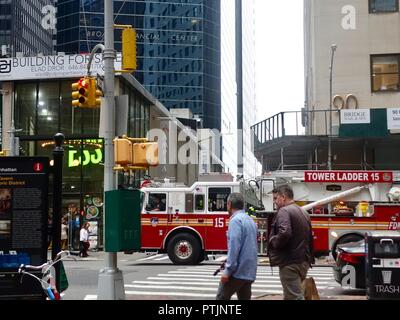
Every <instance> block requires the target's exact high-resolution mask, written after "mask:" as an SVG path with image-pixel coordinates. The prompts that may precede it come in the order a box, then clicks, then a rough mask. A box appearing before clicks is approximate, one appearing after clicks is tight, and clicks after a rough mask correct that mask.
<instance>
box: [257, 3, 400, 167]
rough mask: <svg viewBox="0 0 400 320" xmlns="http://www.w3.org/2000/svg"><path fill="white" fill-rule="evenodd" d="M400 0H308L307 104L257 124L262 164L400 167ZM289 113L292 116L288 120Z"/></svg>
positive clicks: (306, 8) (305, 9)
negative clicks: (299, 109) (297, 109)
mask: <svg viewBox="0 0 400 320" xmlns="http://www.w3.org/2000/svg"><path fill="white" fill-rule="evenodd" d="M399 18H400V12H399V2H398V0H368V1H365V0H352V1H344V0H343V1H338V0H326V1H319V0H305V1H304V48H305V60H304V61H305V107H304V108H303V110H302V111H298V112H292V113H289V112H283V113H280V114H277V115H275V116H274V117H271V118H269V119H266V120H264V121H262V122H260V123H257V124H256V125H255V126H254V127H253V132H254V134H255V139H254V141H255V145H256V153H257V157H258V158H259V159H260V160H261V161H262V162H263V168H264V170H276V169H314V170H326V169H327V170H331V169H342V170H343V169H346V170H371V169H375V170H399V169H400V164H399V161H398V159H399V157H400V151H399V150H400V149H399V148H400V136H399V134H398V133H399V132H400V131H399V129H400V125H399V121H400V118H399V117H398V115H399V114H400V62H399V61H400V60H399V57H400V55H399V52H400V19H399ZM291 118H292V119H291Z"/></svg>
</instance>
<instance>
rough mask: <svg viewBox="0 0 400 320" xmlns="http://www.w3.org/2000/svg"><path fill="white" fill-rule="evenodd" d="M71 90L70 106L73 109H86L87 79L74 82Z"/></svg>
mask: <svg viewBox="0 0 400 320" xmlns="http://www.w3.org/2000/svg"><path fill="white" fill-rule="evenodd" d="M71 88H72V106H73V107H86V106H87V102H88V94H89V91H88V89H89V79H88V78H86V77H85V78H81V79H79V80H78V82H74V83H73V84H72V86H71Z"/></svg>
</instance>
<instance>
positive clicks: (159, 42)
mask: <svg viewBox="0 0 400 320" xmlns="http://www.w3.org/2000/svg"><path fill="white" fill-rule="evenodd" d="M103 11H104V8H103V1H100V0H91V1H89V0H87V1H83V0H80V1H79V7H78V5H77V1H70V0H59V1H58V13H57V14H58V25H57V27H58V38H57V43H58V44H57V50H58V51H63V52H65V53H82V52H89V51H90V50H91V49H92V48H93V47H94V46H95V45H96V44H97V43H100V42H103V25H104V14H103ZM114 14H115V23H117V24H130V25H132V26H133V27H134V28H135V29H136V31H137V56H138V70H137V71H136V72H135V74H134V75H135V77H136V78H137V79H138V80H139V81H140V82H141V83H142V84H143V85H144V87H145V88H146V89H147V90H149V92H150V93H151V94H153V95H154V96H155V97H156V98H157V99H158V100H160V101H161V102H162V103H163V105H164V106H166V107H167V108H169V109H170V108H188V109H190V110H191V111H192V112H193V114H195V115H198V116H199V117H200V118H202V119H203V125H204V127H207V128H216V129H218V130H220V128H221V89H220V86H221V71H220V59H221V54H220V3H219V1H215V0H191V1H182V2H180V3H176V2H164V1H122V0H121V1H118V0H115V1H114ZM120 39H121V35H120V31H116V34H115V40H116V43H115V49H116V50H118V51H120V49H121V43H120Z"/></svg>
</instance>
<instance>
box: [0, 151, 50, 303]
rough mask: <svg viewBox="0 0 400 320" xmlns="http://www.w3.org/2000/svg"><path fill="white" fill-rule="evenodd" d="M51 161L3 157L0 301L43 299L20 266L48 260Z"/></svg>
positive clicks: (0, 169) (0, 163) (0, 165)
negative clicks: (20, 273)
mask: <svg viewBox="0 0 400 320" xmlns="http://www.w3.org/2000/svg"><path fill="white" fill-rule="evenodd" d="M48 183H49V158H46V157H1V158H0V248H1V249H0V299H1V298H13V299H18V298H26V297H29V298H30V299H43V297H44V295H43V290H42V289H41V287H40V284H39V282H38V281H36V280H34V279H33V278H31V277H24V281H23V282H22V283H19V281H16V280H15V279H17V271H18V267H19V265H20V264H31V265H40V264H43V263H44V262H46V261H47V246H48V245H47V225H48V221H47V219H48Z"/></svg>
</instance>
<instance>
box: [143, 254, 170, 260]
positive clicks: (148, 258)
mask: <svg viewBox="0 0 400 320" xmlns="http://www.w3.org/2000/svg"><path fill="white" fill-rule="evenodd" d="M161 256H165V255H164V254H155V255H152V256H150V257H147V258H142V259H137V260H136V261H146V260H152V259H154V258H157V257H161Z"/></svg>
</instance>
